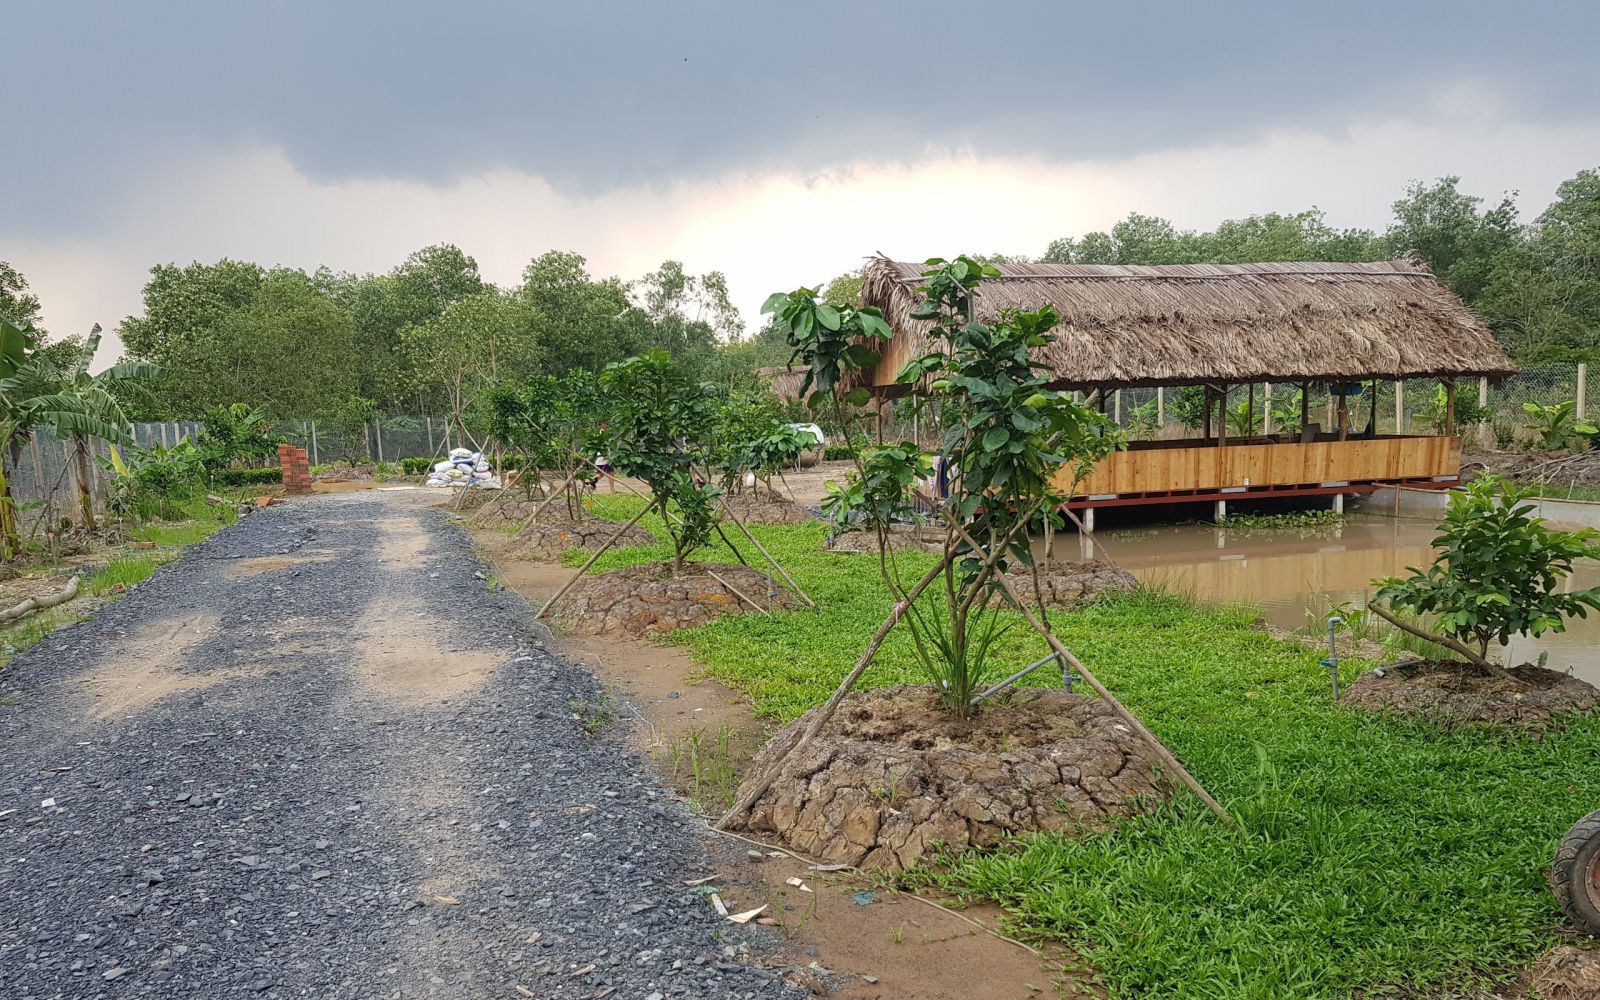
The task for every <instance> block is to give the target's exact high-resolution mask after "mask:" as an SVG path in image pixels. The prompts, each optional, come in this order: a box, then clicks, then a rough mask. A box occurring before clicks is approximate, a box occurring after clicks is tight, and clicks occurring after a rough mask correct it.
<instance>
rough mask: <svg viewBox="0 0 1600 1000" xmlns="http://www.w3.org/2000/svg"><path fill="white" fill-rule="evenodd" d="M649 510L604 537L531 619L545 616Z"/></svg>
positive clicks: (646, 509)
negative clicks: (602, 542)
mask: <svg viewBox="0 0 1600 1000" xmlns="http://www.w3.org/2000/svg"><path fill="white" fill-rule="evenodd" d="M649 510H650V507H649V506H646V507H645V508H644V509H643V510H641V511H639V513H637V514H635V515H633V520H631V521H629V522H628V523H627V524H625V525H623V526H622V529H621V530H620V531H618V532H617V533H616V534H615V535H612V536H611V537H610V538H608V539H606V543H605V544H604V545H602V546H600V547H599V548H598V549H596V550H595V553H594V555H592V556H590V557H589V561H588V562H586V563H584V564H583V565H582V566H580V567H578V571H577V572H576V573H574V574H572V579H570V580H568V581H567V582H566V583H564V584H562V585H561V589H560V590H558V591H556V594H555V596H554V597H552V598H550V599H549V600H548V601H545V602H544V607H542V608H540V609H539V613H538V614H536V615H534V616H533V620H534V621H538V620H539V619H541V618H543V617H544V616H545V612H547V611H549V610H550V609H551V607H553V606H554V605H555V603H556V602H557V601H559V600H561V598H562V597H564V596H566V593H567V591H569V590H571V589H572V588H573V587H574V586H576V585H577V583H578V580H579V579H580V578H581V577H582V576H583V574H585V573H587V572H588V571H589V567H590V566H593V565H594V564H595V561H596V560H597V559H599V558H600V557H601V556H602V555H603V554H605V551H606V550H607V549H609V548H611V546H613V545H615V544H617V542H619V541H621V539H622V536H623V535H626V534H627V533H628V529H629V528H631V527H633V526H634V525H636V524H638V523H639V522H640V521H641V520H643V519H644V515H645V513H646V512H648V511H649Z"/></svg>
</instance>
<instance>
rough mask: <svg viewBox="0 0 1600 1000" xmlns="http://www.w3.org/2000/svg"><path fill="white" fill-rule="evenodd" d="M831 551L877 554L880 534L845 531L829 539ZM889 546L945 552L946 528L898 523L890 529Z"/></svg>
mask: <svg viewBox="0 0 1600 1000" xmlns="http://www.w3.org/2000/svg"><path fill="white" fill-rule="evenodd" d="M824 547H825V548H826V549H827V550H828V551H829V552H868V553H872V554H877V551H878V535H877V532H874V531H843V532H840V533H839V534H837V535H835V536H833V537H832V538H830V539H828V541H827V543H826V544H825V546H824ZM889 547H890V548H892V549H894V550H895V551H897V552H907V551H914V552H932V553H934V554H935V555H938V554H940V553H943V552H944V529H943V528H939V527H935V526H933V525H929V524H896V525H893V526H892V527H890V529H889Z"/></svg>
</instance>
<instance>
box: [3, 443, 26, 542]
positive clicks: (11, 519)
mask: <svg viewBox="0 0 1600 1000" xmlns="http://www.w3.org/2000/svg"><path fill="white" fill-rule="evenodd" d="M0 537H3V538H4V540H5V551H4V553H3V555H4V557H5V558H6V559H7V560H8V561H9V560H12V559H15V558H17V556H19V555H21V553H22V538H21V536H19V535H18V534H17V505H16V503H14V502H13V501H12V499H11V477H10V476H8V475H6V472H5V469H4V466H3V463H0Z"/></svg>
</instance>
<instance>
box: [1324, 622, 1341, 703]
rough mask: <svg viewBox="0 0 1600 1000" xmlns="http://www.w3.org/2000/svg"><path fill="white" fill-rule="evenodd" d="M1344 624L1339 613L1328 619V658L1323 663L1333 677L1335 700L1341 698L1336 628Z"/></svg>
mask: <svg viewBox="0 0 1600 1000" xmlns="http://www.w3.org/2000/svg"><path fill="white" fill-rule="evenodd" d="M1342 624H1344V619H1343V618H1340V617H1339V616H1338V615H1334V616H1333V617H1331V618H1329V619H1328V658H1327V659H1326V660H1323V661H1322V665H1323V666H1325V667H1327V668H1328V676H1329V677H1331V678H1332V679H1333V700H1334V701H1338V700H1339V642H1338V640H1337V638H1336V630H1337V629H1338V628H1339V626H1340V625H1342Z"/></svg>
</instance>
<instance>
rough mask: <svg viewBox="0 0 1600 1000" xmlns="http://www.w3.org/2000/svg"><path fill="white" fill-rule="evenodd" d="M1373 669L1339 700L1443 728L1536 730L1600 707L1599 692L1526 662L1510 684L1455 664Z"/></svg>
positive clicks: (1425, 663)
mask: <svg viewBox="0 0 1600 1000" xmlns="http://www.w3.org/2000/svg"><path fill="white" fill-rule="evenodd" d="M1382 671H1383V672H1382V675H1381V676H1380V675H1379V673H1378V671H1376V670H1374V671H1369V672H1367V673H1365V674H1362V675H1361V676H1360V677H1358V678H1356V679H1355V681H1354V682H1352V683H1351V685H1350V687H1349V688H1347V689H1346V690H1345V693H1344V695H1343V697H1341V698H1340V701H1341V702H1342V703H1343V704H1344V705H1345V706H1347V707H1349V708H1353V709H1355V710H1356V711H1358V712H1370V713H1375V714H1381V713H1393V714H1396V715H1414V716H1420V717H1421V718H1425V719H1429V720H1432V721H1434V722H1437V723H1439V724H1440V725H1443V726H1445V727H1455V726H1460V725H1463V724H1469V723H1490V724H1514V725H1520V726H1525V727H1528V728H1530V729H1533V730H1535V731H1540V730H1543V729H1545V728H1547V727H1549V726H1550V724H1551V723H1552V721H1553V720H1554V719H1556V718H1558V717H1559V716H1562V715H1574V714H1580V713H1588V712H1593V711H1594V710H1595V709H1597V708H1600V689H1596V688H1595V686H1594V685H1592V684H1590V683H1588V682H1587V681H1583V680H1580V679H1579V678H1577V677H1574V676H1572V675H1571V674H1564V673H1560V672H1559V671H1555V670H1547V669H1545V668H1544V667H1536V666H1534V665H1533V664H1531V663H1524V664H1523V665H1521V666H1519V667H1511V668H1510V670H1509V671H1508V672H1509V673H1510V674H1511V676H1512V677H1515V678H1516V679H1517V680H1519V681H1521V682H1522V683H1521V684H1514V683H1508V682H1507V681H1505V680H1503V679H1501V678H1499V677H1493V676H1490V675H1489V674H1486V673H1483V672H1481V671H1479V670H1478V669H1477V668H1476V667H1473V666H1472V665H1470V664H1467V663H1458V662H1455V661H1452V660H1419V661H1413V662H1410V663H1398V664H1395V665H1394V666H1390V667H1384V668H1382Z"/></svg>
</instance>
